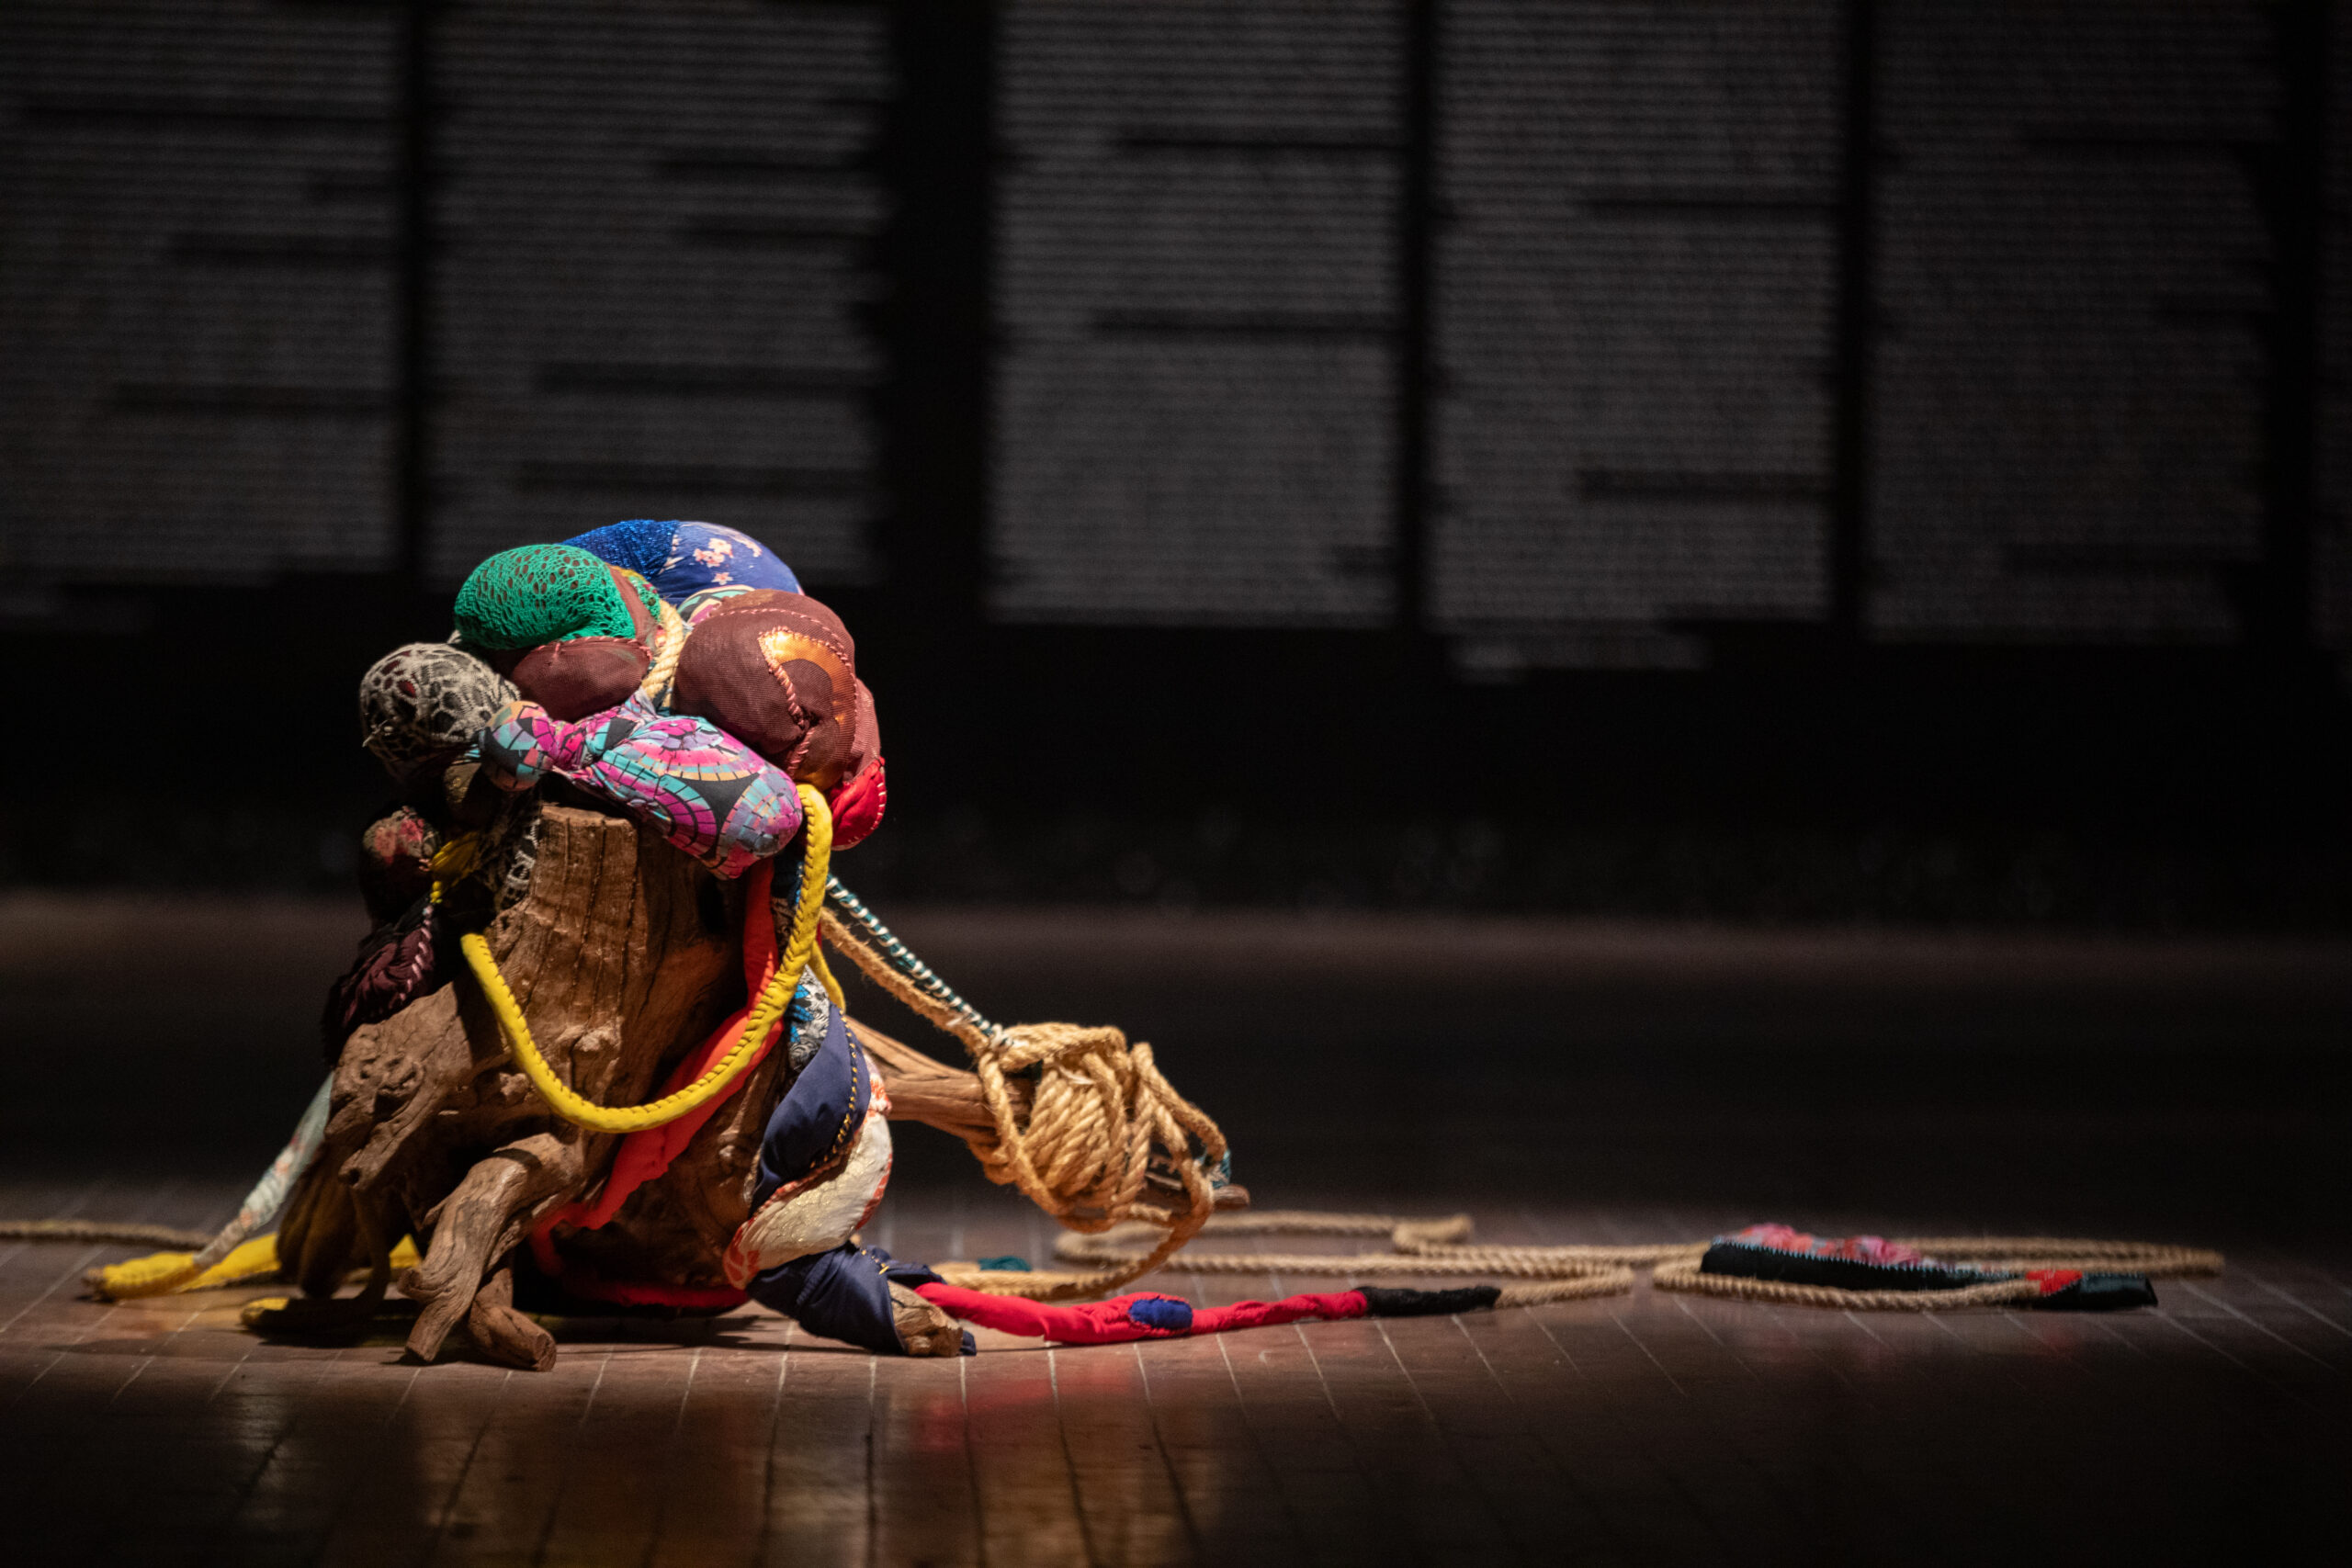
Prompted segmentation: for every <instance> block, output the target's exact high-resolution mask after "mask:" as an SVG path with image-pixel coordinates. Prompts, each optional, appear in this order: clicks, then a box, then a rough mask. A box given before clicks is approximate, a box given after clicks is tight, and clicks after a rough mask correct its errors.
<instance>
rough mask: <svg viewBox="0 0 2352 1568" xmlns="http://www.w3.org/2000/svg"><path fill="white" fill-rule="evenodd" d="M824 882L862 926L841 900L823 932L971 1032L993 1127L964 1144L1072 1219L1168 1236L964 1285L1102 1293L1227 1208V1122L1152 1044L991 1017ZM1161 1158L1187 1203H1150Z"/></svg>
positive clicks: (1034, 1293)
mask: <svg viewBox="0 0 2352 1568" xmlns="http://www.w3.org/2000/svg"><path fill="white" fill-rule="evenodd" d="M826 892H827V896H828V897H830V898H831V901H832V903H833V905H834V907H835V908H837V909H839V910H841V911H842V912H844V913H846V914H847V915H848V916H849V918H850V919H851V920H854V921H855V922H856V924H857V926H858V928H860V931H863V933H864V935H863V937H861V935H860V934H859V931H853V930H852V929H851V928H850V925H849V924H848V923H847V922H845V921H843V920H842V919H841V918H840V917H839V916H838V915H836V914H835V913H834V912H833V910H831V909H829V910H827V911H826V912H825V919H824V931H825V940H826V941H827V942H831V944H832V945H833V946H834V947H836V948H838V949H839V950H840V951H841V952H842V953H844V954H846V955H847V956H848V958H849V960H850V962H851V963H853V964H855V965H857V967H858V969H859V970H860V971H862V972H863V973H864V974H865V976H866V977H867V978H868V979H870V980H872V981H873V982H874V983H875V984H876V985H877V986H879V987H882V988H883V989H884V990H885V991H888V993H889V994H890V995H891V996H893V997H895V998H898V999H899V1001H901V1002H903V1003H905V1004H906V1006H907V1007H908V1009H909V1010H911V1011H913V1012H914V1013H915V1014H916V1015H917V1016H919V1017H921V1018H922V1019H923V1020H924V1021H926V1022H929V1023H930V1024H932V1025H933V1027H935V1028H937V1029H939V1030H940V1031H942V1032H944V1033H947V1034H950V1035H953V1036H954V1037H955V1038H956V1040H957V1041H959V1042H961V1043H962V1044H963V1046H964V1049H965V1051H966V1052H967V1054H968V1055H970V1057H971V1060H972V1070H973V1072H974V1074H975V1075H976V1076H977V1077H978V1078H979V1082H980V1096H981V1100H982V1101H983V1102H984V1103H985V1104H986V1105H987V1107H988V1111H989V1121H990V1122H992V1123H993V1127H994V1131H993V1134H991V1135H984V1136H973V1137H967V1139H966V1140H965V1144H966V1146H967V1147H968V1148H969V1149H970V1150H971V1151H972V1155H973V1157H975V1158H976V1159H978V1161H979V1162H980V1168H981V1170H982V1171H983V1173H985V1174H986V1175H987V1177H988V1179H989V1180H990V1181H993V1182H995V1183H997V1184H998V1185H999V1186H1010V1187H1017V1188H1019V1189H1020V1190H1021V1192H1022V1194H1023V1196H1025V1197H1026V1198H1028V1200H1029V1201H1031V1202H1033V1203H1035V1204H1036V1205H1037V1207H1039V1208H1040V1209H1043V1210H1044V1211H1045V1212H1046V1213H1048V1214H1051V1215H1052V1216H1053V1217H1054V1219H1055V1220H1056V1221H1057V1222H1058V1223H1059V1224H1062V1225H1064V1226H1065V1227H1067V1228H1068V1229H1069V1230H1072V1231H1076V1232H1079V1233H1081V1234H1101V1233H1105V1232H1109V1231H1111V1230H1112V1229H1113V1228H1114V1227H1116V1226H1120V1225H1123V1224H1135V1225H1136V1229H1137V1230H1138V1231H1139V1230H1143V1229H1148V1230H1149V1231H1151V1232H1152V1233H1154V1234H1155V1235H1157V1237H1158V1239H1157V1241H1156V1242H1155V1243H1154V1245H1153V1246H1152V1247H1149V1248H1148V1249H1147V1250H1145V1251H1144V1252H1141V1253H1139V1254H1136V1256H1134V1257H1125V1256H1122V1257H1120V1258H1116V1259H1113V1260H1109V1261H1106V1262H1104V1263H1103V1266H1102V1267H1101V1268H1099V1269H1094V1270H1092V1271H1090V1272H1087V1273H1083V1274H1055V1275H1050V1276H1047V1275H1042V1274H1039V1275H1023V1274H1019V1273H1012V1272H989V1273H986V1274H979V1273H978V1272H977V1271H974V1272H973V1273H972V1274H970V1275H967V1276H959V1277H958V1278H957V1280H956V1283H958V1284H965V1285H968V1286H970V1287H971V1288H974V1289H978V1290H985V1291H989V1292H994V1293H996V1294H1000V1295H1018V1296H1027V1297H1029V1298H1031V1299H1033V1300H1036V1301H1069V1300H1073V1299H1076V1298H1078V1297H1081V1296H1093V1295H1101V1294H1103V1292H1108V1291H1113V1290H1116V1289H1117V1288H1118V1287H1119V1286H1121V1285H1124V1284H1125V1283H1126V1282H1127V1281H1129V1280H1134V1279H1136V1278H1138V1277H1139V1276H1141V1275H1144V1274H1148V1273H1149V1272H1150V1271H1151V1270H1152V1269H1157V1268H1158V1267H1159V1265H1160V1264H1161V1263H1163V1262H1165V1261H1166V1260H1167V1258H1169V1256H1170V1254H1172V1253H1174V1252H1175V1251H1176V1249H1177V1248H1179V1247H1182V1246H1183V1245H1184V1244H1185V1243H1186V1242H1188V1241H1190V1240H1192V1239H1193V1235H1196V1234H1197V1233H1198V1232H1199V1231H1200V1229H1201V1226H1202V1225H1203V1224H1204V1223H1205V1222H1206V1221H1207V1219H1208V1217H1209V1215H1210V1213H1212V1212H1213V1211H1214V1209H1215V1207H1216V1184H1215V1182H1214V1181H1213V1180H1212V1179H1211V1178H1210V1176H1209V1174H1208V1172H1209V1170H1210V1169H1212V1168H1221V1167H1222V1165H1223V1163H1224V1161H1225V1158H1226V1152H1227V1151H1226V1142H1225V1134H1223V1133H1222V1132H1220V1131H1218V1130H1217V1125H1216V1122H1213V1121H1211V1120H1210V1119H1209V1118H1208V1116H1207V1114H1206V1113H1205V1112H1204V1111H1202V1110H1201V1109H1200V1108H1199V1107H1198V1106H1196V1105H1194V1104H1193V1103H1192V1102H1191V1101H1190V1100H1186V1099H1185V1098H1184V1097H1183V1096H1182V1095H1181V1094H1178V1093H1177V1092H1176V1090H1175V1089H1174V1088H1173V1087H1172V1086H1170V1083H1169V1082H1168V1079H1167V1078H1166V1077H1163V1076H1162V1075H1161V1073H1160V1071H1159V1065H1158V1064H1157V1062H1156V1061H1155V1060H1154V1059H1153V1056H1152V1051H1151V1046H1150V1045H1149V1044H1148V1043H1146V1042H1144V1041H1140V1040H1138V1041H1135V1042H1133V1043H1130V1042H1129V1041H1128V1039H1127V1037H1126V1035H1125V1033H1124V1032H1121V1031H1119V1030H1117V1029H1114V1028H1111V1027H1108V1026H1104V1027H1100V1028H1094V1027H1089V1026H1087V1025H1084V1024H1076V1023H1024V1024H1016V1025H1013V1026H1012V1027H1011V1028H1004V1027H1001V1026H999V1025H997V1024H993V1023H990V1022H989V1021H988V1020H987V1019H986V1018H984V1017H982V1016H981V1015H980V1012H979V1010H978V1009H976V1008H974V1007H973V1006H972V1005H971V1004H970V1003H969V1002H967V1001H966V1000H965V999H964V998H962V997H960V996H958V995H956V992H955V991H953V990H952V989H950V988H949V987H948V986H947V984H946V982H945V981H944V980H942V979H940V978H939V976H937V975H935V974H933V972H932V971H931V969H930V967H929V966H928V965H926V964H923V963H922V960H921V959H919V958H917V957H915V955H914V953H913V952H912V951H911V950H910V949H909V948H908V947H907V945H906V944H905V943H904V942H900V941H899V939H898V938H897V937H895V936H893V935H892V934H891V933H890V931H889V929H888V927H886V926H885V925H883V923H882V922H881V921H880V920H879V919H876V917H875V915H874V912H873V911H872V910H870V909H868V908H866V907H865V905H864V904H863V903H862V902H860V901H859V899H858V898H857V897H856V895H854V894H853V893H851V892H850V890H849V889H848V888H846V887H844V886H842V885H841V883H840V882H838V881H832V882H830V883H829V884H828V885H827V888H826ZM1013 1077H1029V1078H1030V1079H1032V1088H1031V1094H1030V1097H1029V1107H1028V1112H1027V1114H1026V1115H1025V1116H1024V1115H1023V1114H1022V1113H1021V1111H1020V1108H1019V1106H1018V1105H1017V1104H1016V1102H1015V1100H1014V1097H1013V1095H1012V1089H1011V1088H1010V1087H1009V1084H1008V1080H1009V1079H1012V1078H1013ZM1155 1161H1158V1162H1159V1163H1160V1164H1161V1166H1162V1168H1164V1169H1167V1170H1169V1171H1170V1172H1172V1174H1173V1175H1174V1176H1175V1178H1176V1179H1177V1180H1178V1181H1179V1182H1181V1183H1182V1189H1183V1195H1184V1202H1185V1207H1184V1209H1183V1211H1182V1213H1175V1214H1172V1215H1171V1214H1170V1213H1169V1212H1168V1210H1167V1209H1166V1208H1165V1207H1164V1206H1163V1205H1162V1204H1159V1203H1157V1202H1147V1201H1144V1200H1145V1190H1146V1188H1147V1187H1148V1185H1150V1177H1151V1169H1152V1166H1153V1164H1154V1163H1155ZM1130 1234H1134V1233H1130Z"/></svg>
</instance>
